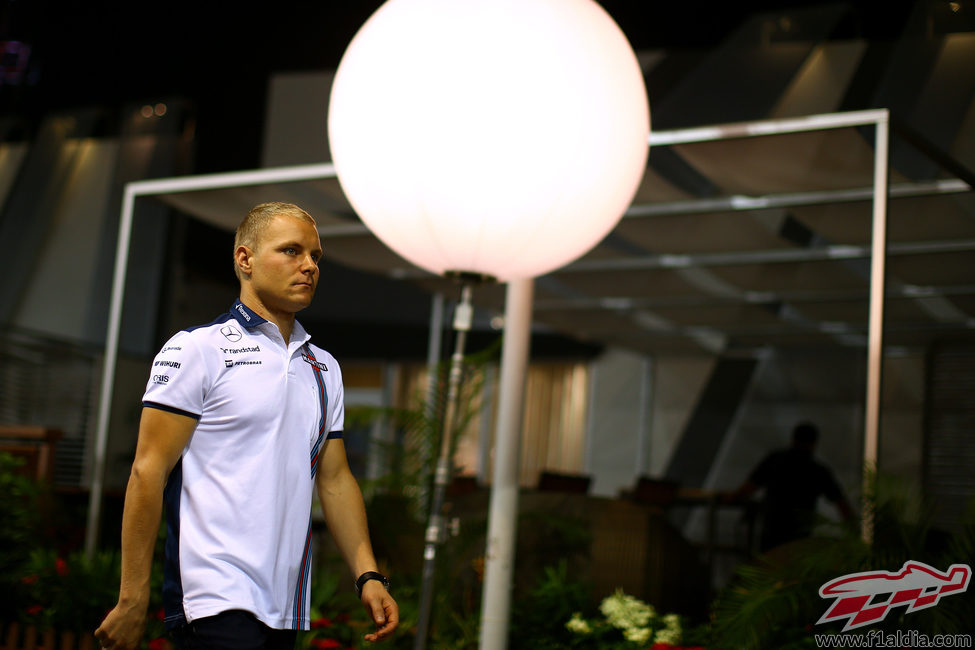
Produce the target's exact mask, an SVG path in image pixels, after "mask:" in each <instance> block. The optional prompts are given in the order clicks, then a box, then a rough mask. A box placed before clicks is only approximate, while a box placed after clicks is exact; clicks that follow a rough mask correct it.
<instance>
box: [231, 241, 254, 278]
mask: <svg viewBox="0 0 975 650" xmlns="http://www.w3.org/2000/svg"><path fill="white" fill-rule="evenodd" d="M253 255H254V252H253V251H252V250H251V249H249V248H248V247H247V246H244V245H240V246H238V247H237V250H235V251H234V263H235V264H237V270H239V271H240V272H241V274H243V275H250V274H251V257H252V256H253Z"/></svg>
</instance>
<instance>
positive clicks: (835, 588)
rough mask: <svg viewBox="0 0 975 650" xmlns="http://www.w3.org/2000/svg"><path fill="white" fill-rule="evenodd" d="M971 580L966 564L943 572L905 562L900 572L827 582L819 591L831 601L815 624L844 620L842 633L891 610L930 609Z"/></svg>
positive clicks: (854, 575) (961, 590) (871, 573)
mask: <svg viewBox="0 0 975 650" xmlns="http://www.w3.org/2000/svg"><path fill="white" fill-rule="evenodd" d="M971 577H972V569H971V567H969V566H968V565H967V564H952V565H951V566H950V567H948V570H947V571H946V572H945V573H942V572H941V571H938V570H937V569H935V568H933V567H930V566H928V565H927V564H924V563H923V562H914V561H910V562H905V563H904V566H903V567H901V570H900V571H898V572H896V573H893V572H890V571H864V572H862V573H850V574H848V575H845V576H841V577H839V578H836V579H834V580H830V581H829V582H827V583H826V584H824V585H823V586H822V587H820V588H819V595H820V596H821V597H822V598H835V599H836V602H834V603H833V605H832V607H830V608H829V609H828V610H827V611H826V613H825V614H823V615H822V617H820V619H819V620H818V621H816V625H819V624H820V623H829V622H832V621H838V620H842V619H844V618H845V619H847V621H846V625H844V626H843V631H844V632H846V631H847V630H852V629H854V628H857V627H862V626H864V625H870V624H871V623H877V622H880V621H882V620H884V619H885V618H886V617H887V614H888V613H889V612H890V610H891V608H893V607H899V606H900V605H906V606H907V613H911V612H916V611H917V610H919V609H925V608H927V607H934V606H935V605H937V604H938V602H939V601H940V600H941V597H942V596H953V595H955V594H960V593H964V592H965V590H967V589H968V582H969V580H970V579H971Z"/></svg>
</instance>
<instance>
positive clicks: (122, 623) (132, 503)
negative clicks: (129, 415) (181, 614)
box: [95, 408, 196, 650]
mask: <svg viewBox="0 0 975 650" xmlns="http://www.w3.org/2000/svg"><path fill="white" fill-rule="evenodd" d="M195 428H196V420H194V419H193V418H191V417H187V416H185V415H177V414H175V413H170V412H168V411H162V410H160V409H155V408H143V409H142V419H141V421H140V422H139V441H138V444H137V445H136V450H135V460H134V461H133V463H132V472H131V474H130V475H129V483H128V487H127V488H126V490H125V508H124V510H123V511H122V583H121V586H120V587H119V598H118V604H117V605H116V606H115V608H114V609H113V610H112V611H110V612H109V613H108V615H107V616H106V617H105V620H104V621H102V624H101V626H100V627H99V628H98V629H97V630H95V637H97V638H98V640H99V642H101V645H102V647H103V648H118V649H120V650H128V649H129V648H138V647H139V646H140V644H141V643H142V637H143V635H144V634H145V625H146V611H147V609H148V607H149V578H150V575H151V573H152V554H153V550H154V548H155V545H156V535H157V534H158V532H159V520H160V517H161V515H162V497H163V490H164V488H165V487H166V480H167V479H168V478H169V474H170V472H171V471H172V470H173V467H174V466H175V465H176V461H178V460H179V457H180V455H181V454H182V453H183V449H184V448H185V447H186V443H187V442H189V439H190V436H191V435H192V434H193V430H194V429H195Z"/></svg>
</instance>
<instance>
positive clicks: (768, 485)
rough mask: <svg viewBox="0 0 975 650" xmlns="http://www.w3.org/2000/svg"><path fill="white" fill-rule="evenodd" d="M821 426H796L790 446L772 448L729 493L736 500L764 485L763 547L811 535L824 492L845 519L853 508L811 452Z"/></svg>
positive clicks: (763, 550) (824, 467)
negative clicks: (775, 449) (817, 507)
mask: <svg viewBox="0 0 975 650" xmlns="http://www.w3.org/2000/svg"><path fill="white" fill-rule="evenodd" d="M818 438H819V431H818V429H817V428H816V426H815V425H813V424H810V423H808V422H803V423H800V424H798V425H796V427H795V428H794V429H793V431H792V446H791V447H788V448H786V449H780V450H778V451H774V452H772V453H771V454H769V455H768V456H766V457H765V458H764V459H763V460H762V462H761V463H759V464H758V466H757V467H756V468H755V469H754V470H752V473H751V474H750V475H749V477H748V479H747V480H746V481H745V482H744V483H742V485H741V486H740V487H739V488H738V489H737V490H736V491H735V492H733V493H732V494H730V495H729V496H728V498H727V501H729V502H734V501H738V500H740V499H743V498H745V497H748V496H751V495H752V494H754V493H755V492H756V491H758V489H759V488H765V505H764V521H763V525H762V535H761V538H760V541H759V550H761V551H762V552H765V551H768V550H770V549H772V548H775V547H776V546H780V545H782V544H785V543H786V542H790V541H792V540H795V539H800V538H802V537H808V536H809V535H812V532H813V528H814V527H815V523H816V503H817V501H818V500H819V497H820V496H825V497H826V498H827V499H828V500H829V501H831V502H833V504H835V505H836V507H837V509H838V510H839V511H840V514H841V516H842V517H843V520H844V521H851V520H852V519H853V509H852V508H851V507H850V504H849V502H847V500H846V497H845V496H844V495H843V490H842V489H841V488H840V486H839V484H838V483H837V482H836V479H835V478H834V477H833V473H832V472H831V471H830V470H829V468H828V467H826V466H825V465H823V464H822V463H820V462H818V461H817V460H816V459H815V458H814V457H813V451H814V450H815V448H816V441H817V440H818Z"/></svg>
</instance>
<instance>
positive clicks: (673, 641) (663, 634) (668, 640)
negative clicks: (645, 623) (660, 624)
mask: <svg viewBox="0 0 975 650" xmlns="http://www.w3.org/2000/svg"><path fill="white" fill-rule="evenodd" d="M653 641H654V643H665V644H667V645H677V644H679V643H680V632H679V631H677V630H673V629H670V628H665V629H663V630H660V631H658V632H657V636H655V637H654V638H653Z"/></svg>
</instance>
